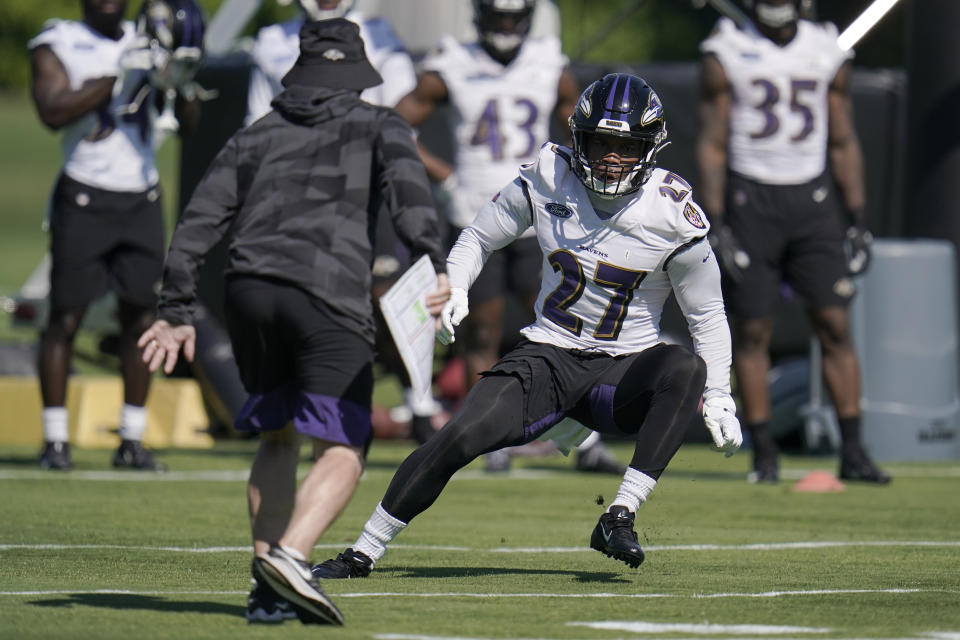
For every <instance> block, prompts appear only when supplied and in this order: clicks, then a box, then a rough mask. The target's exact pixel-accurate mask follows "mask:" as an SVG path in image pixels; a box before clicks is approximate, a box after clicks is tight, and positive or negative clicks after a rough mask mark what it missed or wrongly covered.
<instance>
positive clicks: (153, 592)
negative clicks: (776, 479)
mask: <svg viewBox="0 0 960 640" xmlns="http://www.w3.org/2000/svg"><path fill="white" fill-rule="evenodd" d="M246 593H247V592H246V591H216V590H206V591H179V590H173V591H161V590H157V589H150V590H144V591H137V590H133V589H51V590H41V589H36V590H29V591H0V596H55V595H97V594H104V595H110V594H116V595H137V596H196V595H212V596H218V595H225V596H226V595H238V594H246ZM917 593H960V589H811V590H795V591H762V592H759V593H749V592H743V593H608V592H598V593H499V592H497V593H476V592H458V591H431V592H428V593H404V592H399V591H371V592H368V593H362V592H354V593H337V594H332V595H334V596H335V597H337V598H474V599H481V600H494V599H501V598H510V599H513V598H564V599H574V600H585V599H611V598H619V599H627V600H654V599H657V600H660V599H667V598H672V599H685V600H704V599H713V598H785V597H797V596H822V595H876V594H883V595H910V594H917Z"/></svg>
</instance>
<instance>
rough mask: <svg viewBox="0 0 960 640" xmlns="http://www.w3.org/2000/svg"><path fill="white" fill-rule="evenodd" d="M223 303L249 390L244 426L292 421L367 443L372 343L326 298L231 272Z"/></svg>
mask: <svg viewBox="0 0 960 640" xmlns="http://www.w3.org/2000/svg"><path fill="white" fill-rule="evenodd" d="M224 307H225V309H224V310H225V311H226V314H225V315H226V318H227V328H228V330H229V332H230V341H231V343H232V344H233V351H234V356H235V357H236V360H237V366H238V368H239V369H240V379H241V380H242V381H243V386H244V388H245V389H246V390H247V392H248V393H249V394H250V398H249V399H248V400H247V403H246V404H245V405H244V407H243V409H241V411H240V413H239V415H238V416H237V419H236V425H235V427H236V429H237V430H239V431H250V430H263V431H270V430H275V429H281V428H283V427H284V426H285V425H286V424H287V423H288V422H290V421H291V420H292V421H293V424H294V427H295V428H296V429H297V431H299V432H300V433H303V434H305V435H308V436H311V437H313V438H319V439H321V440H328V441H330V442H339V443H341V444H349V445H353V446H359V447H366V446H367V445H368V444H369V442H370V438H371V437H372V435H373V429H372V427H371V424H370V404H371V400H372V396H373V347H372V345H371V344H370V343H369V342H367V340H366V339H364V337H363V336H361V335H360V334H358V333H354V332H352V331H350V330H348V329H346V328H344V327H343V326H342V325H340V324H337V323H336V322H335V321H334V320H333V318H332V315H331V312H330V311H329V309H328V308H327V307H326V305H325V304H324V303H323V302H321V301H319V300H317V299H315V298H314V297H313V296H311V295H309V294H307V293H306V292H305V291H303V290H302V289H300V288H298V287H296V286H294V285H292V284H289V283H286V282H283V281H280V280H275V279H268V278H257V277H249V276H230V277H228V278H227V279H226V296H225V300H224Z"/></svg>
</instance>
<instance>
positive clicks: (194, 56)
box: [151, 47, 203, 89]
mask: <svg viewBox="0 0 960 640" xmlns="http://www.w3.org/2000/svg"><path fill="white" fill-rule="evenodd" d="M202 59H203V52H202V51H201V50H200V49H198V48H197V47H179V48H177V49H175V50H174V51H173V52H172V53H167V54H166V55H165V56H163V58H162V59H158V60H157V61H156V65H155V69H154V72H153V75H152V76H151V80H152V81H153V84H154V85H155V86H157V87H160V88H162V89H170V88H172V89H180V88H181V87H184V86H186V85H187V84H188V83H190V81H192V80H193V77H194V76H195V75H196V74H197V70H199V68H200V62H201V61H202Z"/></svg>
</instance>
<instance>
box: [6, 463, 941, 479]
mask: <svg viewBox="0 0 960 640" xmlns="http://www.w3.org/2000/svg"><path fill="white" fill-rule="evenodd" d="M811 471H823V469H781V470H780V478H781V479H782V480H799V479H801V478H803V477H804V476H806V475H807V474H809V473H810V472H811ZM888 471H890V472H891V474H892V475H893V476H894V478H905V479H906V478H914V479H916V478H960V467H957V466H948V467H937V468H932V469H924V468H919V467H892V468H891V469H888ZM306 473H307V469H306V468H303V469H300V470H299V473H298V476H300V477H302V476H304V475H306ZM393 473H394V472H393V471H392V470H369V469H368V470H366V471H364V474H363V475H364V477H368V476H377V477H383V476H384V475H387V476H392V475H393ZM565 474H569V471H567V470H563V469H558V470H552V469H525V468H522V467H521V468H517V469H511V470H510V471H507V472H504V473H489V472H487V471H483V470H481V469H463V470H461V471H458V472H457V473H456V474H455V475H454V476H453V480H481V481H487V480H502V479H504V478H509V479H510V480H543V479H546V478H552V477H555V476H556V475H565ZM249 476H250V471H249V470H248V469H242V470H241V469H232V470H218V471H213V470H211V471H202V470H198V471H167V472H165V473H150V472H139V471H108V470H103V471H96V470H88V471H78V470H72V471H43V470H41V469H0V480H52V481H58V480H71V481H88V482H117V481H122V482H127V481H139V482H246V481H247V479H248V478H249ZM744 477H746V474H744Z"/></svg>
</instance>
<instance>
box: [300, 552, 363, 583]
mask: <svg viewBox="0 0 960 640" xmlns="http://www.w3.org/2000/svg"><path fill="white" fill-rule="evenodd" d="M371 569H373V560H371V559H370V556H368V555H367V554H365V553H364V552H362V551H354V550H353V548H347V550H346V551H344V552H343V553H338V554H337V557H336V558H330V559H329V560H324V561H323V562H321V563H320V564H317V565H314V566H313V576H314V577H315V578H324V579H326V580H330V579H333V580H341V579H343V578H366V577H367V576H368V575H370V570H371Z"/></svg>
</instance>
